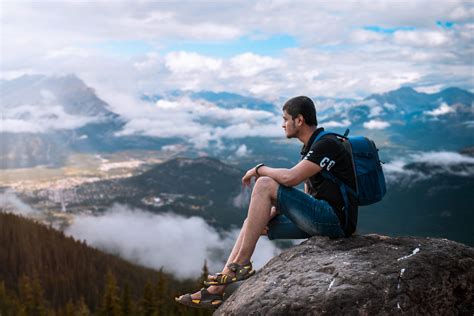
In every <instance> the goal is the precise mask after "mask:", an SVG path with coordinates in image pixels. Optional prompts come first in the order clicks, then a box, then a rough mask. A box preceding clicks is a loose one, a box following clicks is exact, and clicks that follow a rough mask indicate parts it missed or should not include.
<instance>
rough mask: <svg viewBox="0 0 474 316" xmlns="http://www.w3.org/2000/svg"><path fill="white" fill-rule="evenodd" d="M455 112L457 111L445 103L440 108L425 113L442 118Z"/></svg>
mask: <svg viewBox="0 0 474 316" xmlns="http://www.w3.org/2000/svg"><path fill="white" fill-rule="evenodd" d="M454 112H456V110H455V109H454V108H453V107H450V106H449V105H448V104H446V103H445V102H443V103H441V105H440V106H439V107H438V108H436V109H434V110H432V111H425V112H424V113H425V114H426V115H430V116H442V115H446V114H449V113H454Z"/></svg>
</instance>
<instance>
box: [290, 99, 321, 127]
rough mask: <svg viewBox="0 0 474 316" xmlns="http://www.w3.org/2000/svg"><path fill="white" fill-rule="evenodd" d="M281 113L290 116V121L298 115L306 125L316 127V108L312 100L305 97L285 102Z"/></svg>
mask: <svg viewBox="0 0 474 316" xmlns="http://www.w3.org/2000/svg"><path fill="white" fill-rule="evenodd" d="M283 111H286V113H288V114H290V115H291V118H292V119H295V118H296V117H297V116H298V115H299V114H301V115H302V116H303V118H304V121H305V122H306V124H308V125H310V126H313V125H315V126H317V125H318V120H317V119H316V108H315V106H314V103H313V100H311V99H310V98H308V97H305V96H299V97H294V98H292V99H289V100H288V101H286V103H285V105H283Z"/></svg>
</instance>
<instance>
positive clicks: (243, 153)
mask: <svg viewBox="0 0 474 316" xmlns="http://www.w3.org/2000/svg"><path fill="white" fill-rule="evenodd" d="M251 152H252V151H251V150H249V149H248V148H247V146H246V145H245V144H244V145H240V146H239V148H237V150H236V151H235V155H236V156H237V157H247V156H248V155H249V154H250V153H251Z"/></svg>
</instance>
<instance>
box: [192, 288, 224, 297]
mask: <svg viewBox="0 0 474 316" xmlns="http://www.w3.org/2000/svg"><path fill="white" fill-rule="evenodd" d="M207 292H208V293H209V294H217V295H223V294H224V287H223V286H210V287H208V288H207ZM191 298H192V299H193V300H200V299H201V291H200V290H199V291H197V292H196V293H193V294H191Z"/></svg>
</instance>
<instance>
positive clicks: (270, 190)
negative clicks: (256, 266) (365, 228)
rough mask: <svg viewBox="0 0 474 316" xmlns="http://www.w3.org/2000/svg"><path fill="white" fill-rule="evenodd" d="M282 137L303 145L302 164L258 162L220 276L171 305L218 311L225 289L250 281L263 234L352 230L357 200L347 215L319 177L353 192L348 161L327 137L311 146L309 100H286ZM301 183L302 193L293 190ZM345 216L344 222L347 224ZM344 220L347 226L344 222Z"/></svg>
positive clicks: (313, 123)
mask: <svg viewBox="0 0 474 316" xmlns="http://www.w3.org/2000/svg"><path fill="white" fill-rule="evenodd" d="M282 127H283V129H284V131H285V134H286V137H287V138H297V139H298V140H299V141H301V143H303V148H302V151H301V156H302V159H301V161H300V162H299V163H298V164H296V165H295V166H294V167H293V168H291V169H285V168H271V167H269V166H266V165H264V164H263V163H261V164H258V165H257V166H256V167H254V168H252V169H250V170H248V171H247V173H246V174H245V175H244V177H243V178H242V183H243V185H244V186H250V185H251V181H252V178H255V179H256V181H255V185H254V187H253V191H252V196H251V199H250V205H249V209H248V215H247V218H246V220H245V221H244V223H243V226H242V229H241V231H240V234H239V237H238V238H237V241H236V243H235V245H234V248H233V249H232V252H231V254H230V256H229V258H228V260H227V263H226V265H225V267H224V269H223V270H222V272H221V273H218V274H216V275H210V276H209V278H208V280H207V281H206V282H205V284H206V285H208V286H209V287H208V288H207V289H206V288H203V289H201V290H200V291H198V292H196V293H194V294H185V295H182V296H180V297H179V298H176V301H177V302H179V303H182V304H185V305H188V306H192V307H202V308H217V307H218V306H219V305H220V304H222V302H223V298H222V297H223V293H224V290H225V287H226V285H228V284H229V283H232V282H236V281H240V280H245V279H247V278H249V277H251V276H252V275H253V274H254V273H255V270H253V268H252V264H251V263H250V258H251V257H252V254H253V252H254V250H255V246H256V244H257V241H258V239H259V237H260V236H261V235H262V234H267V235H268V237H269V238H270V239H277V238H285V239H300V238H309V237H311V236H314V235H322V236H329V237H331V238H338V237H349V236H350V235H351V234H352V233H354V231H355V229H356V225H357V212H358V208H357V202H356V198H355V197H354V196H352V195H350V194H349V195H348V198H349V201H348V205H349V207H348V210H345V207H344V205H345V202H344V199H343V197H342V194H341V192H340V189H339V186H338V185H337V184H336V183H334V182H333V181H331V180H328V179H326V178H325V177H323V176H322V174H321V171H322V170H327V171H330V172H331V174H332V175H334V176H335V177H336V178H338V179H339V180H340V181H342V182H344V183H345V184H346V185H348V186H349V187H350V188H352V189H353V190H354V191H355V188H356V184H355V181H356V179H355V174H354V171H353V165H352V157H351V155H350V153H349V152H348V151H347V150H346V149H345V147H344V145H343V141H344V140H343V139H340V138H338V137H337V136H335V135H326V136H324V137H322V138H321V139H319V140H318V141H315V139H316V137H317V136H318V134H319V133H320V132H322V131H323V130H324V129H323V128H318V125H317V119H316V109H315V106H314V103H313V101H312V100H311V99H310V98H308V97H305V96H299V97H295V98H292V99H290V100H288V101H287V102H286V103H285V105H284V106H283V125H282ZM302 182H304V184H305V192H303V191H301V190H299V189H296V188H294V187H295V186H297V185H299V184H300V183H302ZM346 215H347V219H346ZM346 221H347V222H346Z"/></svg>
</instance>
